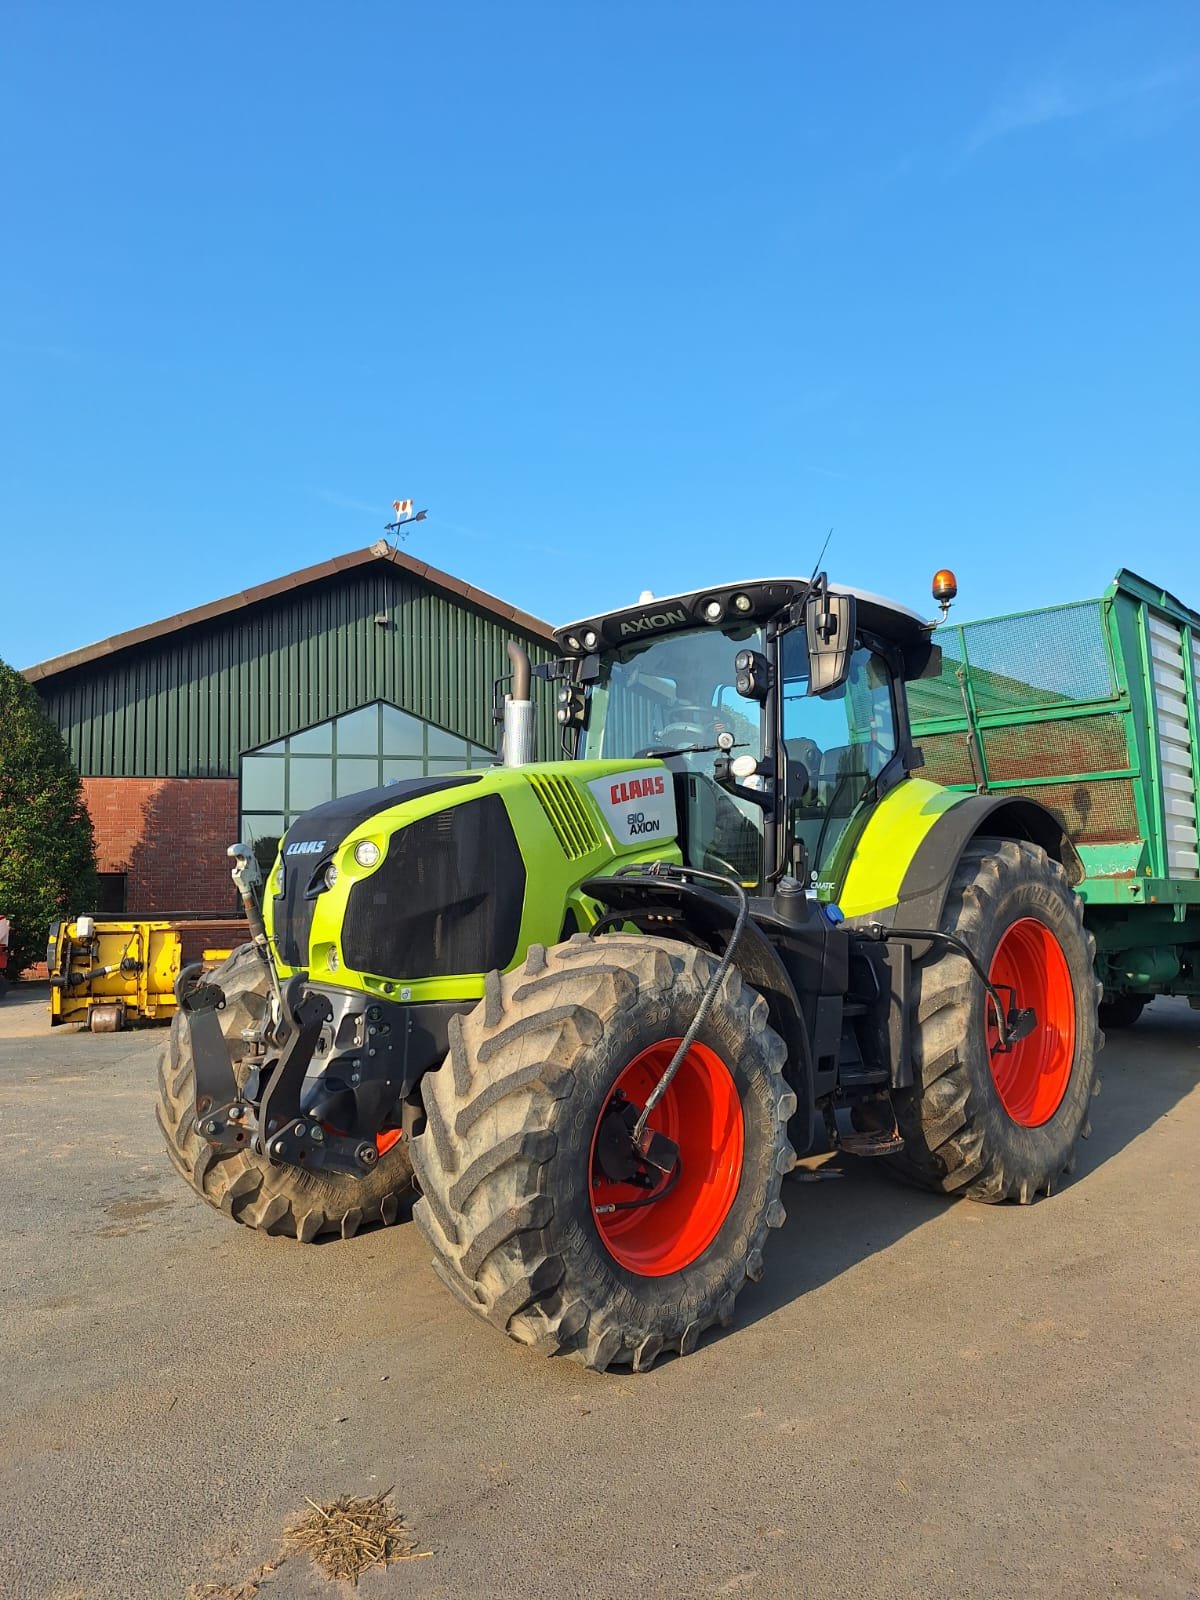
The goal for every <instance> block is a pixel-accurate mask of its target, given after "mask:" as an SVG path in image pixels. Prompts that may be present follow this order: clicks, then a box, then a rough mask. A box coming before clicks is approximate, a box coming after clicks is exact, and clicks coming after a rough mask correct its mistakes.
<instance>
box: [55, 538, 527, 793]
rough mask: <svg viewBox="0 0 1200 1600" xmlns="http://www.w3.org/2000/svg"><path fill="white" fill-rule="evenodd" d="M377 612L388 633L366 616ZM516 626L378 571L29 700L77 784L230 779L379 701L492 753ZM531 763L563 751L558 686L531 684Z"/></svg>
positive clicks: (359, 572) (182, 637) (159, 646)
mask: <svg viewBox="0 0 1200 1600" xmlns="http://www.w3.org/2000/svg"><path fill="white" fill-rule="evenodd" d="M381 612H382V613H386V615H387V617H388V619H389V623H390V626H388V627H384V626H381V625H380V624H379V623H377V622H376V621H375V617H376V614H377V613H381ZM511 638H516V639H519V640H521V642H522V643H523V644H525V646H526V648H527V649H528V650H529V653H530V657H531V658H532V660H533V661H534V662H538V661H545V660H547V659H549V658H550V657H551V656H552V655H553V651H551V650H550V649H549V648H547V646H546V645H545V644H544V643H543V642H541V641H539V640H537V639H536V638H532V637H530V636H529V635H528V634H525V633H523V632H522V631H521V630H520V629H518V628H516V627H514V626H512V625H511V624H507V623H504V622H500V621H497V620H496V619H494V618H491V617H489V616H487V615H486V614H485V613H483V612H481V611H476V610H475V609H474V608H472V607H471V606H469V605H466V604H464V603H463V602H461V601H458V600H455V599H453V598H451V597H450V596H448V595H446V594H443V593H441V592H439V591H437V590H434V589H432V588H430V587H429V586H428V585H426V584H423V583H421V582H420V581H419V580H417V579H414V578H412V577H410V576H409V575H408V574H407V573H404V572H401V571H397V570H396V569H395V568H392V567H387V566H384V565H383V564H380V565H379V566H377V567H360V568H357V569H355V570H352V571H350V572H344V573H340V574H338V575H337V576H335V577H331V578H327V579H323V580H321V581H320V582H319V583H314V584H311V585H309V586H307V587H305V588H301V589H297V590H295V591H293V592H292V593H291V594H285V595H281V596H279V597H278V598H276V599H272V600H267V601H261V602H258V603H255V604H252V605H249V606H247V607H246V608H245V609H244V610H240V611H234V612H231V613H229V614H228V615H226V616H224V617H221V618H219V619H217V620H216V621H214V622H207V623H196V624H193V625H192V626H190V627H187V628H185V629H182V630H181V631H180V632H179V633H177V634H174V635H172V634H167V635H165V636H164V637H162V638H161V639H156V640H154V641H152V642H151V643H148V644H141V645H134V646H131V647H129V648H127V649H125V650H122V651H120V652H119V653H118V654H116V655H114V656H113V657H111V658H110V659H107V660H106V659H103V658H101V659H100V660H97V661H94V662H91V663H89V664H88V665H86V666H82V667H75V668H72V669H70V670H68V671H65V672H62V673H60V674H58V675H56V676H55V677H53V678H47V679H44V680H42V681H41V682H40V683H39V684H38V685H37V689H38V693H39V694H40V695H41V697H42V701H43V704H44V705H45V707H46V709H47V711H48V712H49V714H50V716H51V717H52V718H53V719H54V721H55V722H56V723H57V724H58V726H59V728H60V729H61V730H62V733H63V736H64V738H65V739H66V741H67V743H68V745H69V747H70V750H71V754H72V756H73V757H74V760H75V763H76V765H77V767H78V768H79V771H80V773H81V774H82V775H83V776H84V777H152V778H173V777H180V778H234V777H237V775H238V757H239V756H240V755H241V754H242V753H243V752H244V751H246V750H252V749H254V748H256V747H257V746H258V745H262V744H268V743H269V742H270V741H272V740H274V739H279V738H282V737H283V736H284V735H285V734H288V733H294V732H296V731H297V730H298V729H300V728H306V727H308V726H309V725H310V724H311V723H314V722H323V721H325V720H326V718H328V717H333V716H337V715H339V714H340V713H341V712H343V711H352V710H354V708H355V707H356V706H361V705H364V704H366V703H368V702H369V701H373V700H387V701H390V702H391V703H392V704H393V705H397V706H400V707H401V708H402V709H403V710H405V711H411V712H412V713H413V714H414V715H415V716H418V717H423V718H425V719H426V720H427V721H429V722H434V723H437V724H438V725H439V726H440V727H443V728H447V729H449V730H450V731H451V732H453V733H456V734H459V735H460V736H462V737H464V738H467V739H470V740H472V741H473V742H474V743H476V744H481V745H487V746H491V747H492V748H495V745H496V740H497V729H496V726H495V723H494V722H493V721H492V714H491V703H492V684H493V681H494V680H495V679H496V678H497V677H499V676H500V675H501V674H506V673H507V672H508V658H507V656H506V654H505V649H504V646H505V642H506V641H507V640H508V639H511ZM534 695H535V698H536V699H537V701H538V702H539V705H540V708H541V715H540V718H539V728H538V754H539V755H541V756H543V757H546V756H550V757H553V756H554V755H555V754H556V753H557V749H558V737H557V729H556V724H555V722H554V709H553V691H552V688H551V686H550V685H548V684H545V683H539V682H537V681H536V680H535V683H534Z"/></svg>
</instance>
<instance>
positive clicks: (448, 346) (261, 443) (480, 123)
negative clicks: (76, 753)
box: [0, 0, 1200, 665]
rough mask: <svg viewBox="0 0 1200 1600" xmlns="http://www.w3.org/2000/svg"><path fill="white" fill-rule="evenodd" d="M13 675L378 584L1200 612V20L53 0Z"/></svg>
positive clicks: (537, 606) (8, 326)
mask: <svg viewBox="0 0 1200 1600" xmlns="http://www.w3.org/2000/svg"><path fill="white" fill-rule="evenodd" d="M3 31H4V37H5V44H4V48H3V51H2V52H0V105H2V107H3V109H2V110H0V118H2V119H3V145H4V150H5V156H6V159H5V198H4V211H3V215H4V237H5V242H4V248H3V250H0V284H2V292H0V371H2V373H3V390H2V397H0V656H3V657H5V658H6V659H8V660H10V661H12V662H14V663H16V664H18V665H27V664H29V663H31V662H33V661H37V660H42V659H44V658H46V657H48V656H50V655H53V654H56V653H58V652H60V651H63V650H68V649H71V648H74V647H75V646H77V645H80V644H83V643H85V642H89V641H91V640H93V639H97V638H100V637H103V636H106V635H108V634H110V633H113V632H116V631H118V630H120V629H123V628H127V627H133V626H136V625H137V624H139V623H142V622H146V621H150V620H153V619H156V618H158V617H162V616H164V615H167V614H169V613H171V612H174V611H176V610H180V609H183V608H186V607H187V606H190V605H194V604H199V603H201V602H203V601H205V600H209V599H212V598H215V597H216V596H218V595H222V594H227V593H230V592H232V591H233V590H235V589H239V588H242V587H245V586H246V585H249V584H253V583H257V582H261V581H264V580H266V579H269V578H272V577H275V576H278V575H280V574H281V573H284V572H288V571H291V570H293V569H294V568H296V567H300V566H304V565H307V564H309V563H311V562H314V561H319V560H322V559H324V558H325V557H327V556H330V555H333V554H335V553H337V552H340V551H343V550H348V549H354V548H357V547H360V546H363V545H366V544H369V543H371V542H372V541H373V540H374V539H375V538H377V537H378V536H379V534H380V532H381V528H382V524H383V523H384V522H385V521H386V520H387V508H388V505H389V503H390V501H391V500H392V499H393V498H395V497H397V496H408V495H412V496H415V497H416V500H417V503H418V505H421V506H428V507H429V508H430V516H429V520H428V522H427V523H425V524H424V525H423V526H422V527H421V528H419V529H417V530H415V532H414V534H413V535H412V537H411V539H410V540H409V542H408V546H407V548H409V549H410V550H411V551H412V553H413V554H415V555H418V556H420V557H422V558H423V559H426V560H429V561H431V562H433V563H435V564H437V565H439V566H442V567H444V568H447V569H448V570H450V571H451V572H454V573H456V574H458V575H459V576H461V577H463V578H465V579H468V580H469V581H471V582H474V583H476V584H479V585H480V586H481V587H483V588H487V589H491V590H493V591H494V592H496V593H498V594H500V595H502V596H504V597H505V598H506V599H509V600H511V601H513V602H515V603H517V604H519V605H522V606H524V607H525V608H527V609H528V610H531V611H533V612H535V613H537V614H540V615H542V616H545V617H547V618H548V619H550V620H552V621H562V620H566V619H568V618H570V617H573V616H577V615H579V614H580V613H581V612H586V611H589V610H592V609H598V608H600V607H602V606H606V605H615V604H619V603H622V602H624V601H627V600H629V599H630V598H631V597H634V596H636V595H637V593H638V592H639V591H640V590H641V589H643V588H646V587H649V588H652V589H654V590H655V591H656V592H659V593H665V592H669V591H670V590H671V589H677V588H689V587H693V586H698V585H700V584H704V583H707V582H710V581H716V580H717V579H719V578H721V577H732V576H749V575H754V574H758V573H765V572H768V571H770V572H780V571H798V572H801V573H806V572H807V571H808V570H809V568H810V567H811V565H812V562H813V560H814V559H815V555H816V551H817V549H818V548H819V545H820V543H821V541H822V540H823V538H824V536H825V533H826V531H827V530H828V529H829V528H830V527H832V528H833V529H834V537H833V544H832V546H831V550H830V555H829V557H828V565H829V567H830V570H831V572H832V573H833V574H834V575H835V576H838V577H841V578H843V579H845V580H851V581H855V582H857V583H860V584H862V585H863V586H864V587H867V588H872V589H877V590H881V591H884V592H887V593H891V594H894V595H895V596H896V597H897V598H900V599H903V600H906V601H908V602H909V603H913V604H917V605H921V606H928V605H929V602H928V598H927V596H928V581H929V576H930V574H931V573H932V572H933V570H934V569H935V568H936V567H938V566H940V565H942V564H947V563H948V564H951V565H953V566H954V567H955V569H956V570H957V572H958V575H959V579H960V584H961V590H962V597H961V599H960V602H959V607H958V610H959V613H960V614H961V615H962V617H963V618H964V619H965V618H967V617H969V616H971V615H982V614H986V613H991V612H995V611H998V610H1003V609H1008V608H1016V607H1020V606H1024V605H1033V604H1038V603H1048V602H1052V601H1054V600H1058V599H1067V598H1077V597H1080V596H1083V595H1087V594H1091V593H1097V592H1099V591H1100V590H1101V589H1102V588H1103V587H1104V585H1105V584H1106V583H1107V582H1108V580H1109V579H1110V577H1111V576H1112V574H1113V572H1114V570H1115V569H1116V567H1117V566H1119V565H1121V564H1122V563H1124V564H1128V565H1132V566H1134V567H1135V568H1137V569H1139V570H1141V571H1143V572H1144V573H1145V574H1146V575H1147V576H1148V577H1151V578H1153V579H1154V580H1155V581H1157V582H1159V583H1162V584H1164V585H1166V586H1167V587H1169V588H1171V589H1173V590H1175V592H1176V593H1178V594H1179V595H1180V596H1181V597H1182V598H1183V599H1185V600H1188V601H1190V602H1191V603H1192V604H1194V605H1197V606H1200V554H1198V553H1197V551H1198V545H1197V532H1198V517H1197V510H1198V505H1200V401H1198V398H1197V384H1198V375H1200V294H1198V285H1200V10H1198V9H1197V7H1196V6H1195V5H1194V4H1192V3H1190V0H1188V3H1179V4H1175V5H1171V4H1160V5H1156V4H1152V3H1147V4H1138V5H1124V6H1106V5H1102V4H1089V5H1087V6H1081V5H1078V4H1074V3H1072V4H1062V3H1056V0H1045V3H1040V4H1038V5H1024V4H1012V3H1010V4H978V5H962V4H945V5H935V4H928V5H926V4H917V5H914V6H910V7H900V6H894V5H884V4H876V5H860V6H843V7H828V6H822V7H817V6H815V5H811V4H801V3H792V4H786V5H773V4H744V5H741V6H733V5H731V4H725V5H709V4H703V3H698V4H660V3H656V0H638V3H626V0H605V3H604V4H599V3H594V4H579V3H566V0H559V3H555V4H544V5H529V4H524V3H521V0H511V3H509V4H505V5H503V6H497V5H494V4H492V5H466V4H461V5H457V4H450V3H447V4H440V5H420V6H418V5H416V4H399V3H392V4H381V3H372V0H354V3H352V4H348V5H344V6H330V5H328V4H321V5H316V4H310V3H305V0H290V3H288V4H286V5H285V4H281V3H273V0H257V3H256V4H254V5H251V6H246V5H242V4H239V5H227V4H219V3H211V0H210V3H207V4H205V5H203V6H193V7H189V8H183V7H178V6H163V5H160V4H155V5H133V4H121V3H120V0H115V3H114V4H113V5H112V6H105V7H99V6H94V5H88V6H83V5H73V4H57V5H56V4H52V3H49V0H37V3H36V4H20V3H14V0H9V4H8V6H7V7H6V8H5V22H4V25H3Z"/></svg>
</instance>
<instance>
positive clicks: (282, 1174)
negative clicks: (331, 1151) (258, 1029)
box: [155, 944, 412, 1244]
mask: <svg viewBox="0 0 1200 1600" xmlns="http://www.w3.org/2000/svg"><path fill="white" fill-rule="evenodd" d="M212 977H213V980H214V982H216V983H219V984H220V986H221V988H222V989H224V991H225V997H226V1004H225V1009H224V1010H223V1011H222V1012H221V1013H220V1019H221V1029H222V1032H223V1033H224V1035H225V1037H226V1039H227V1040H228V1041H229V1043H230V1044H231V1046H233V1047H234V1049H235V1050H236V1047H237V1045H238V1044H240V1043H241V1031H242V1029H243V1028H245V1027H247V1026H248V1025H249V1024H251V1023H254V1022H258V1021H259V1020H261V1018H262V1016H263V1014H264V1013H265V1011H266V1006H267V982H268V980H267V973H266V969H265V968H264V966H263V963H262V960H261V958H260V956H259V954H258V952H257V951H256V950H255V948H254V946H253V945H252V944H245V945H242V946H241V947H240V949H237V950H235V951H234V952H233V954H232V955H231V956H229V957H228V959H227V960H225V961H223V962H222V963H221V965H220V966H219V967H217V968H216V969H215V971H214V972H213V974H212ZM194 1102H195V1068H194V1065H193V1062H192V1052H191V1047H190V1045H189V1043H188V1037H187V1034H186V1033H185V1032H184V1030H183V1028H182V1027H181V1026H180V1025H179V1020H178V1018H175V1019H174V1020H173V1021H172V1023H171V1037H170V1041H169V1043H168V1045H167V1047H166V1049H165V1050H164V1051H163V1053H162V1057H161V1059H160V1061H159V1067H158V1103H157V1105H156V1106H155V1114H156V1116H157V1117H158V1125H159V1127H160V1128H161V1129H162V1132H163V1137H164V1138H165V1139H166V1141H167V1151H168V1153H169V1155H170V1157H171V1160H172V1161H173V1162H174V1164H175V1166H176V1168H177V1169H178V1171H179V1174H180V1176H181V1177H183V1178H184V1179H185V1180H186V1181H187V1182H188V1183H190V1184H191V1186H192V1188H193V1189H195V1191H196V1193H197V1194H199V1195H202V1196H203V1197H204V1199H205V1200H207V1201H208V1203H209V1205H211V1206H215V1207H216V1208H217V1210H218V1211H224V1212H225V1213H226V1215H228V1216H230V1217H232V1218H233V1220H234V1221H235V1222H240V1223H242V1224H243V1225H244V1226H245V1227H247V1228H256V1229H258V1231H259V1232H260V1233H274V1234H282V1235H286V1236H287V1237H289V1238H292V1239H299V1240H300V1241H301V1242H302V1243H304V1244H308V1243H310V1242H311V1241H312V1240H313V1239H318V1238H320V1237H321V1236H322V1235H323V1234H340V1235H341V1236H342V1238H343V1239H349V1238H350V1237H352V1235H353V1234H355V1233H356V1232H357V1231H358V1229H359V1228H361V1227H365V1226H367V1225H368V1224H369V1223H373V1222H383V1223H391V1222H394V1221H395V1220H396V1214H397V1212H398V1210H399V1207H400V1201H401V1199H402V1198H403V1197H404V1196H405V1194H406V1193H407V1192H408V1191H409V1190H410V1189H411V1187H412V1163H411V1162H410V1160H409V1155H408V1146H407V1144H406V1143H405V1141H404V1140H403V1139H399V1140H397V1139H395V1138H394V1137H393V1136H392V1135H390V1134H388V1133H384V1134H381V1135H380V1136H379V1146H380V1156H379V1160H378V1161H377V1162H376V1164H375V1166H374V1167H373V1168H372V1170H371V1171H370V1172H368V1173H366V1174H365V1175H364V1176H363V1177H361V1178H357V1177H352V1176H350V1175H343V1174H341V1173H308V1172H301V1171H299V1170H297V1169H296V1168H294V1167H284V1166H280V1165H279V1164H278V1163H277V1162H273V1161H269V1160H267V1159H266V1157H264V1156H256V1155H254V1154H253V1153H252V1152H251V1151H249V1150H238V1151H231V1152H226V1151H223V1150H215V1149H214V1148H213V1147H212V1145H210V1144H208V1143H207V1142H206V1141H205V1140H203V1139H201V1137H200V1136H199V1134H198V1133H197V1132H196V1119H195V1115H194V1110H193V1107H194Z"/></svg>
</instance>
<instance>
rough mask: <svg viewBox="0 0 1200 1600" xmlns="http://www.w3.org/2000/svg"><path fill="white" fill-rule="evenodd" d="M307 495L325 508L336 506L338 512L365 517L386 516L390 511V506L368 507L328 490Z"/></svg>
mask: <svg viewBox="0 0 1200 1600" xmlns="http://www.w3.org/2000/svg"><path fill="white" fill-rule="evenodd" d="M308 492H309V494H311V495H314V496H315V497H316V498H317V499H318V500H323V501H324V502H325V504H326V505H327V506H336V507H337V508H338V510H339V511H361V512H363V513H364V514H365V515H367V516H372V517H374V516H386V515H387V513H388V512H389V511H390V510H391V507H390V506H369V505H368V504H367V503H366V501H365V500H350V499H348V498H347V497H346V496H345V495H344V494H331V493H330V491H329V490H328V489H310V490H309V491H308Z"/></svg>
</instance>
